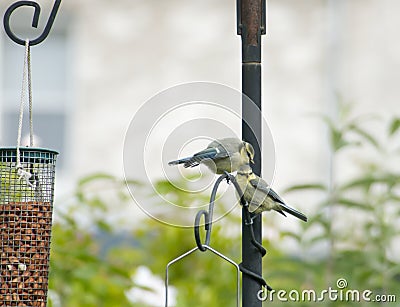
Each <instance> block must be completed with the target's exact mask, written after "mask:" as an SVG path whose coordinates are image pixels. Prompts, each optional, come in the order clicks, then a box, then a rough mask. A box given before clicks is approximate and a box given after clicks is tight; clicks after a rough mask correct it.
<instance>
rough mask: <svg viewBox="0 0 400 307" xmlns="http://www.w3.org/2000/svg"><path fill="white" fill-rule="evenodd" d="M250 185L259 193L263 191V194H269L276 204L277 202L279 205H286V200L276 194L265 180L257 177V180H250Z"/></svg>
mask: <svg viewBox="0 0 400 307" xmlns="http://www.w3.org/2000/svg"><path fill="white" fill-rule="evenodd" d="M250 184H251V185H252V186H253V187H254V188H255V189H257V190H258V191H262V192H264V193H266V194H268V195H269V196H270V197H271V199H272V200H273V201H275V202H277V203H281V204H284V203H285V202H284V200H283V199H282V198H281V197H280V196H279V195H278V193H276V192H275V191H274V190H273V189H272V188H271V187H270V186H269V185H268V183H267V182H266V181H265V180H264V179H262V178H260V177H257V178H255V179H251V180H250Z"/></svg>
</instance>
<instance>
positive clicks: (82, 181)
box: [78, 173, 115, 186]
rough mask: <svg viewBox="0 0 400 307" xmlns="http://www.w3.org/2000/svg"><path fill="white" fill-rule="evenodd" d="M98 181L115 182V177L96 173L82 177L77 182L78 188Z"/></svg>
mask: <svg viewBox="0 0 400 307" xmlns="http://www.w3.org/2000/svg"><path fill="white" fill-rule="evenodd" d="M98 180H115V177H114V176H112V175H110V174H105V173H96V174H93V175H89V176H86V177H83V178H82V179H80V180H79V181H78V186H83V185H85V184H88V183H90V182H93V181H98Z"/></svg>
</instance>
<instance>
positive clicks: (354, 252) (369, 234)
mask: <svg viewBox="0 0 400 307" xmlns="http://www.w3.org/2000/svg"><path fill="white" fill-rule="evenodd" d="M350 114H351V112H350V111H349V110H347V109H344V110H342V113H341V116H340V118H339V120H338V121H333V120H331V119H329V118H327V117H326V118H324V122H325V123H326V124H327V127H328V131H329V135H330V140H331V148H332V168H331V169H332V174H330V178H331V179H330V181H329V182H327V183H324V182H310V183H301V184H299V185H295V186H292V187H289V188H288V189H287V191H286V193H299V195H301V193H312V194H315V195H316V194H317V193H318V195H319V196H320V198H319V199H320V202H319V203H317V204H314V207H313V208H314V209H313V213H312V214H309V222H308V223H301V224H300V226H299V228H297V230H296V231H285V232H281V233H280V234H281V236H280V237H279V238H278V239H277V242H271V241H266V240H264V242H263V244H264V246H265V247H266V249H267V251H268V253H267V255H266V257H264V259H263V262H264V277H265V278H266V279H267V281H268V283H269V284H271V285H272V286H273V288H274V289H276V290H280V289H284V290H287V291H288V292H289V291H290V290H292V289H295V290H298V291H300V292H301V291H302V290H303V289H314V290H316V291H317V293H319V292H320V291H322V290H324V289H328V288H329V287H332V288H333V289H337V287H336V281H337V279H338V278H345V279H346V280H347V282H348V287H347V288H346V289H357V290H365V289H368V290H371V291H372V292H373V294H395V295H397V300H400V293H399V289H400V264H399V262H398V256H397V255H396V252H397V253H398V248H396V242H398V240H399V239H400V232H399V225H400V224H399V217H400V207H399V203H400V181H399V178H400V177H399V175H400V174H399V169H396V168H395V167H391V166H390V165H385V162H387V161H389V160H390V159H397V158H398V156H399V153H400V151H399V148H400V146H399V145H400V144H399V135H400V119H399V118H394V119H393V120H392V121H390V123H388V125H387V127H386V133H385V135H382V133H379V134H378V132H377V131H375V132H374V133H371V132H370V131H368V130H367V129H366V128H365V125H366V124H367V123H368V120H370V119H365V118H363V117H360V118H356V119H354V118H353V119H351V118H350ZM376 134H378V135H376ZM388 144H390V146H388ZM367 146H368V151H370V152H375V153H376V156H377V157H378V158H377V159H373V158H368V157H367V158H365V160H363V161H358V162H360V163H359V165H360V167H359V169H358V171H356V172H354V174H355V175H354V176H352V177H351V178H350V179H346V180H343V179H340V178H339V177H340V176H338V172H340V170H341V167H342V166H341V165H339V163H340V161H342V162H343V161H345V162H346V163H349V159H350V156H351V155H354V154H355V155H356V156H357V154H359V156H362V153H363V151H365V150H366V147H367ZM353 166H354V168H356V166H355V165H353ZM397 166H398V165H397ZM345 177H346V178H348V176H345ZM130 184H133V185H136V186H137V187H138V188H139V189H140V188H143V189H145V187H143V186H140V185H139V183H137V182H130ZM182 185H184V183H182V184H180V186H182ZM105 187H106V188H107V190H108V191H109V192H110V193H108V194H107V196H104V195H102V193H103V192H104V190H105ZM155 189H156V190H157V192H158V193H160V194H162V195H164V196H166V197H168V198H169V199H171V200H173V201H174V202H175V203H176V204H177V205H182V206H188V203H189V205H190V203H191V202H196V199H197V197H199V196H198V195H197V196H196V197H194V196H193V195H190V194H188V193H186V192H183V191H182V190H181V189H177V188H176V186H175V185H172V184H171V183H169V182H167V181H159V182H157V183H156V184H155ZM153 193H155V192H153ZM200 197H203V198H205V199H207V198H208V195H203V196H200ZM300 198H301V197H300ZM129 201H130V198H129V197H128V195H127V192H126V188H125V186H124V183H123V182H122V181H121V180H118V179H116V178H114V177H112V176H108V175H104V174H99V175H93V176H90V177H87V178H84V179H82V180H81V181H80V182H79V183H78V185H77V188H76V192H75V195H74V200H73V204H71V205H70V206H69V210H68V212H65V213H64V214H62V215H61V217H60V218H59V219H58V220H57V221H56V223H55V224H54V227H53V240H52V253H51V275H50V289H51V294H52V295H51V298H52V300H51V301H52V305H51V306H53V307H58V306H63V307H64V306H142V307H143V306H146V305H145V304H144V303H143V302H140V300H138V302H137V303H132V302H129V301H128V299H127V297H126V295H125V294H126V293H127V291H129V290H130V289H132V288H135V287H136V288H139V289H141V290H143V291H144V292H149V293H151V292H154V293H160V291H161V293H162V292H163V291H164V289H161V290H160V289H153V288H152V287H151V286H143V285H142V284H140V285H138V284H135V283H134V280H135V279H133V278H132V276H134V274H135V270H136V268H137V267H139V266H146V267H147V268H149V269H150V271H151V272H152V273H153V274H154V275H155V276H158V278H159V279H160V280H161V281H162V280H163V279H164V274H165V268H166V264H167V263H168V262H169V261H170V260H172V259H174V258H175V257H177V256H179V255H181V254H183V253H184V252H186V251H188V250H190V249H191V248H193V247H194V246H195V242H194V237H193V229H185V228H177V227H171V226H166V225H164V224H161V223H159V222H156V221H155V220H152V219H145V220H142V221H140V223H138V222H137V221H136V220H135V223H136V225H135V227H132V230H130V231H129V233H125V234H124V238H125V240H122V241H121V243H120V244H117V243H115V244H112V245H111V246H109V245H107V244H106V243H105V240H104V237H109V238H110V237H111V238H118V237H121V233H120V232H119V231H120V230H119V228H120V226H121V225H120V224H119V223H117V222H113V223H110V222H107V219H104V216H107V215H109V214H110V212H111V211H113V210H120V209H121V208H123V206H131V205H132V204H131V203H129ZM110 204H112V205H110ZM121 206H122V207H121ZM217 207H218V206H217ZM116 208H119V209H116ZM81 218H84V219H86V220H87V221H90V223H89V224H90V227H89V226H87V225H88V224H86V226H82V223H79V222H77V221H79V220H80V219H81ZM193 218H194V217H193ZM83 225H85V223H83ZM232 225H236V226H233V227H238V229H240V219H239V218H238V217H237V216H235V215H234V214H230V215H228V216H226V217H225V218H224V220H222V221H219V222H218V223H215V224H214V226H213V234H212V238H211V246H212V247H213V248H215V249H217V250H218V251H220V252H222V253H223V254H225V255H227V256H228V257H230V258H231V259H233V260H234V261H236V262H237V263H239V262H240V258H241V244H240V237H238V236H236V235H232V233H231V232H229V234H230V235H229V236H228V235H226V233H227V231H226V229H227V228H229V227H232ZM237 233H239V231H238V232H237ZM279 240H291V241H290V242H293V244H295V245H296V246H299V251H298V252H297V254H290V253H288V252H286V251H284V250H282V249H280V247H279V244H277V243H279ZM396 240H397V241H396ZM115 241H116V242H117V241H118V240H115ZM235 274H236V273H235V270H234V268H233V267H232V266H231V265H230V264H228V263H226V262H224V261H223V260H221V259H220V258H218V257H217V256H215V255H213V254H212V253H211V252H205V253H202V252H200V251H196V252H195V253H194V254H192V255H190V256H188V257H187V258H185V259H184V260H182V261H180V262H179V263H176V264H174V265H172V266H171V268H170V284H171V285H172V286H173V287H175V288H176V289H177V297H176V299H177V302H176V306H177V307H187V306H234V305H235V294H236V292H235V276H236V275H235ZM156 290H157V291H156ZM138 299H139V298H138ZM265 304H266V305H271V306H276V305H279V304H281V302H279V301H278V300H277V299H276V298H275V300H274V301H273V302H269V301H268V302H267V303H265ZM315 304H317V303H310V302H299V303H296V306H313V305H315ZM397 304H398V303H397ZM318 305H319V306H356V305H357V306H360V303H353V302H340V301H337V302H329V301H324V302H318ZM361 305H363V303H361ZM157 306H163V299H162V297H160V301H159V304H158V305H157ZM368 306H371V307H374V306H381V305H379V304H378V303H369V304H368Z"/></svg>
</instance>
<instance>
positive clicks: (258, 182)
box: [235, 164, 307, 222]
mask: <svg viewBox="0 0 400 307" xmlns="http://www.w3.org/2000/svg"><path fill="white" fill-rule="evenodd" d="M235 180H236V182H237V183H238V185H239V187H240V189H241V190H242V191H241V192H242V193H243V197H244V200H245V201H246V202H247V203H248V205H249V211H250V212H253V213H254V215H255V216H257V215H258V214H260V213H262V212H263V211H270V210H275V211H277V212H279V213H280V214H282V215H284V216H286V214H285V212H286V213H289V214H291V215H293V216H295V217H297V218H299V219H300V220H302V221H304V222H307V217H306V216H305V215H304V214H303V213H301V212H299V211H297V210H296V209H293V208H292V207H290V206H289V205H287V204H286V203H285V201H284V200H283V199H282V198H281V197H280V196H279V195H278V193H276V192H275V191H274V190H273V189H272V188H271V187H270V186H269V185H268V183H267V182H266V181H265V180H263V179H262V178H260V177H259V176H257V175H256V174H254V173H253V170H252V168H251V167H250V165H248V164H245V165H242V166H240V168H239V169H238V171H237V174H236V177H235ZM239 197H240V195H239Z"/></svg>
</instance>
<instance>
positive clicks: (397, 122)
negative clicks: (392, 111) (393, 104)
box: [389, 118, 400, 136]
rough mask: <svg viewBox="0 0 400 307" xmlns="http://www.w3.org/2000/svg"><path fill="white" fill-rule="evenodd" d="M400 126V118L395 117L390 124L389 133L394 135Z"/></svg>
mask: <svg viewBox="0 0 400 307" xmlns="http://www.w3.org/2000/svg"><path fill="white" fill-rule="evenodd" d="M399 128H400V118H394V119H393V120H392V122H391V123H390V126H389V135H390V136H392V135H393V134H395V133H396V132H397V130H399Z"/></svg>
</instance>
